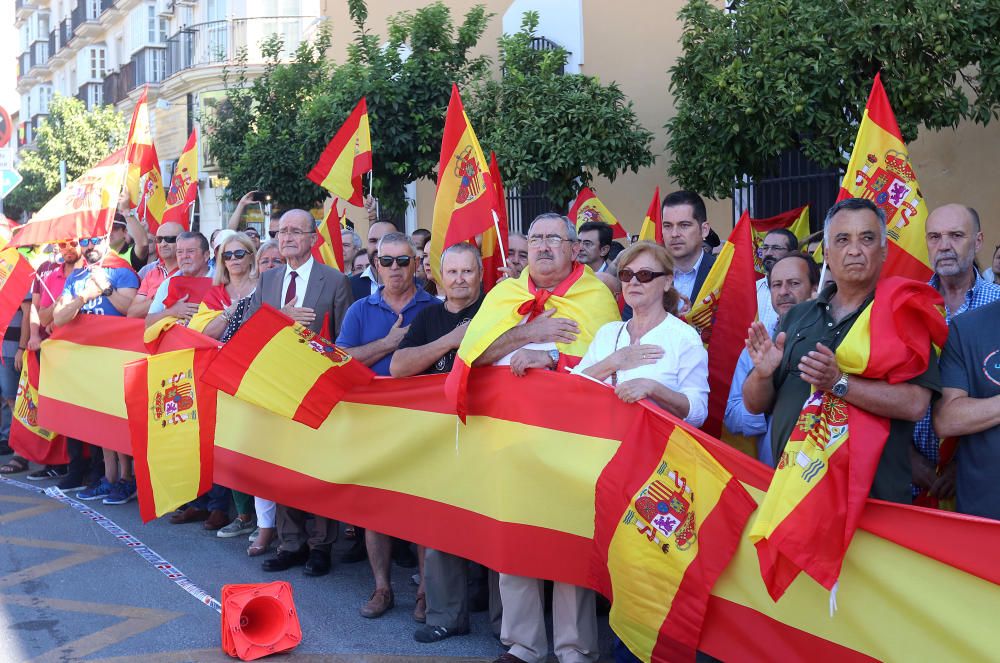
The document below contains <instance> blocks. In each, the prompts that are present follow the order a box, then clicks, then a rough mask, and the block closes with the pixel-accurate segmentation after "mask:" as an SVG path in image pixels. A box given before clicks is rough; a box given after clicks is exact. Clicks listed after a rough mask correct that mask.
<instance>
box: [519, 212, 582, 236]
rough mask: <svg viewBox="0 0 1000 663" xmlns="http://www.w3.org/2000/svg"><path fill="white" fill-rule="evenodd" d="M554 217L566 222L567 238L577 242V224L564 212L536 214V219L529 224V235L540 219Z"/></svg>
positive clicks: (546, 219)
mask: <svg viewBox="0 0 1000 663" xmlns="http://www.w3.org/2000/svg"><path fill="white" fill-rule="evenodd" d="M552 219H559V220H561V221H562V222H563V223H565V224H566V239H568V240H569V241H571V242H575V241H576V240H577V237H576V226H575V225H574V224H573V222H572V221H570V220H569V217H568V216H564V215H562V214H556V213H555V212H545V213H544V214H539V215H538V216H536V217H535V219H534V220H533V221H532V222H531V225H530V226H528V234H529V235H530V234H531V229H532V228H534V227H535V224H536V223H538V222H539V221H550V220H552Z"/></svg>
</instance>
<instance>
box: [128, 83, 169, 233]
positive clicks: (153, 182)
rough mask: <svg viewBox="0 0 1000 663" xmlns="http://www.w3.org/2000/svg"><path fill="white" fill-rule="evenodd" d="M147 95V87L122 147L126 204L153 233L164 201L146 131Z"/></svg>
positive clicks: (151, 141)
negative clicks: (125, 167) (125, 164)
mask: <svg viewBox="0 0 1000 663" xmlns="http://www.w3.org/2000/svg"><path fill="white" fill-rule="evenodd" d="M147 92H148V87H144V88H143V89H142V94H140V95H139V99H138V100H137V101H136V103H135V109H134V110H133V111H132V122H131V124H130V125H129V129H128V141H127V142H126V145H125V150H126V161H127V162H128V174H127V176H126V178H125V184H126V186H127V187H128V195H129V203H130V204H131V205H132V207H135V208H138V212H137V213H138V216H139V218H140V219H143V220H144V221H146V222H147V223H148V224H149V230H150V232H153V233H155V232H156V229H157V228H158V227H159V226H160V223H161V220H162V219H163V212H164V210H165V209H166V206H167V197H166V194H165V193H164V191H163V175H162V174H161V173H160V159H159V157H158V156H157V155H156V146H155V145H153V134H152V133H151V131H150V128H149V102H148V101H147V100H146V93H147Z"/></svg>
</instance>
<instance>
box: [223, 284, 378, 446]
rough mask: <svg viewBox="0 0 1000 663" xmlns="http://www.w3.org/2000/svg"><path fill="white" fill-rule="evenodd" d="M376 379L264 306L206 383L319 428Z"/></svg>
mask: <svg viewBox="0 0 1000 663" xmlns="http://www.w3.org/2000/svg"><path fill="white" fill-rule="evenodd" d="M374 377H375V374H374V373H373V372H372V371H371V369H369V368H368V367H367V366H365V365H364V364H362V363H361V362H359V361H356V360H355V359H353V358H352V357H351V356H350V355H349V354H347V353H346V352H344V351H343V350H341V349H340V348H338V347H337V346H335V345H334V344H333V342H331V341H329V340H327V339H325V338H323V337H322V336H320V335H318V334H316V333H314V332H311V331H309V330H308V329H306V328H305V327H303V326H302V325H300V324H298V323H296V322H295V321H294V320H292V319H291V318H289V317H288V316H287V315H285V314H284V313H282V312H281V311H278V310H277V309H275V308H273V307H271V306H269V305H267V304H265V305H264V306H263V307H261V309H260V310H259V311H257V313H255V314H254V315H253V316H251V317H250V319H249V320H247V321H246V322H244V323H243V326H242V327H240V329H239V331H237V332H236V333H235V334H234V335H233V337H232V338H231V339H229V342H228V343H226V344H225V345H224V346H222V349H221V350H220V351H219V353H218V355H217V356H216V358H215V361H213V362H212V365H211V367H210V368H209V371H208V373H207V374H206V375H205V380H207V381H208V382H209V383H210V384H212V385H213V386H215V387H217V388H218V389H219V390H220V391H223V392H225V393H227V394H229V395H231V396H235V397H237V398H239V399H241V400H244V401H247V402H249V403H253V404H254V405H257V406H259V407H262V408H264V409H267V410H270V411H271V412H275V413H277V414H280V415H281V416H283V417H287V418H289V419H294V420H295V421H298V422H299V423H302V424H305V425H306V426H309V427H311V428H319V426H320V425H321V424H322V423H323V421H324V420H325V419H326V418H327V416H328V415H329V414H330V411H331V410H332V409H333V408H334V406H336V405H337V403H338V402H340V400H341V399H342V398H343V397H344V395H345V394H346V393H347V392H349V391H350V390H352V389H354V388H356V387H359V386H362V385H366V384H368V383H369V382H371V381H372V379H373V378H374Z"/></svg>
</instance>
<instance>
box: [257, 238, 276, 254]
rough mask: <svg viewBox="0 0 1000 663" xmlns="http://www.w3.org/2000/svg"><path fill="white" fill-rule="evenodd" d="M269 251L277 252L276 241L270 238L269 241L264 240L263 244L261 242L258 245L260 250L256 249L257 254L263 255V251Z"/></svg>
mask: <svg viewBox="0 0 1000 663" xmlns="http://www.w3.org/2000/svg"><path fill="white" fill-rule="evenodd" d="M270 249H275V250H279V249H278V240H277V239H276V238H274V237H272V238H270V239H268V240H266V241H264V242H261V243H260V248H258V249H257V253H263V252H264V251H269V250H270Z"/></svg>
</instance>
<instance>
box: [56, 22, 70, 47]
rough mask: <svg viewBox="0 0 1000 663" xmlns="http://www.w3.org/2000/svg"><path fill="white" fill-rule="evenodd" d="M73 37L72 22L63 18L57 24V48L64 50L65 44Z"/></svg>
mask: <svg viewBox="0 0 1000 663" xmlns="http://www.w3.org/2000/svg"><path fill="white" fill-rule="evenodd" d="M72 37H73V22H72V20H71V19H68V18H64V19H63V20H62V22H60V23H59V48H60V49H63V48H66V44H68V43H69V40H70V39H71V38H72Z"/></svg>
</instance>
